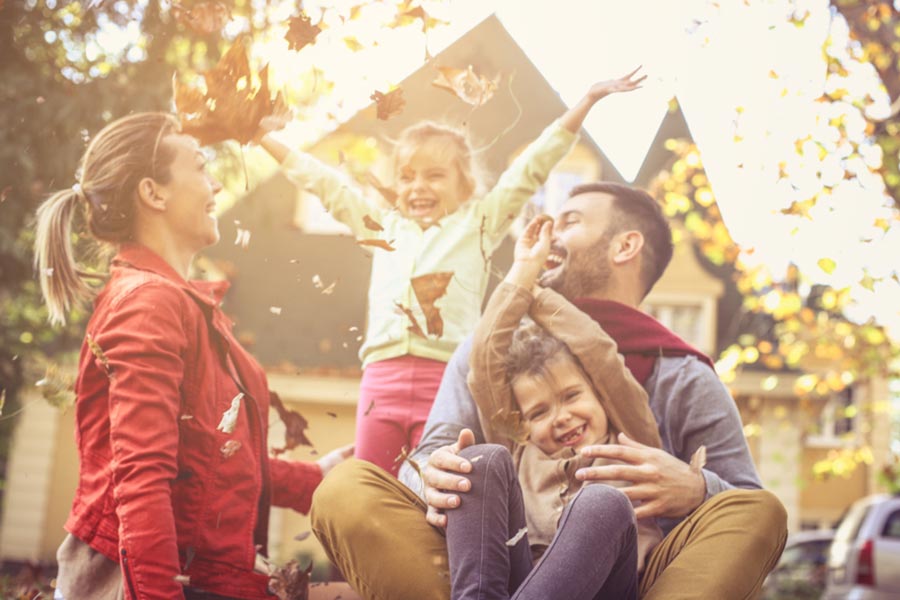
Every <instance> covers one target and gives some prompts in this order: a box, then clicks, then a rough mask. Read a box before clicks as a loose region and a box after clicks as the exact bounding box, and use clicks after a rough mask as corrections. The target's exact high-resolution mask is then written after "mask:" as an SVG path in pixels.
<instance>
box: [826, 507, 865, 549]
mask: <svg viewBox="0 0 900 600" xmlns="http://www.w3.org/2000/svg"><path fill="white" fill-rule="evenodd" d="M871 509H872V506H871V505H867V506H857V507H856V508H855V509H852V510H850V511H849V512H848V513H847V516H846V517H844V520H843V521H841V524H840V525H839V526H838V528H837V531H835V533H834V539H835V541H839V542H850V541H852V540H854V539H856V534H857V533H859V528H860V527H861V526H862V523H863V521H864V520H865V519H866V515H868V514H869V511H870V510H871Z"/></svg>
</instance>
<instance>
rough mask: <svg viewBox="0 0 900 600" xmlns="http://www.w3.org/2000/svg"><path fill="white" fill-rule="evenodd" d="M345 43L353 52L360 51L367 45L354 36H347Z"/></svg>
mask: <svg viewBox="0 0 900 600" xmlns="http://www.w3.org/2000/svg"><path fill="white" fill-rule="evenodd" d="M344 45H345V46H347V48H349V49H350V50H351V51H352V52H359V51H360V50H362V49H363V48H365V46H363V45H362V44H361V43H359V40H358V39H356V38H355V37H353V36H347V37H345V38H344Z"/></svg>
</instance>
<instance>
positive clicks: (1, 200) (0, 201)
mask: <svg viewBox="0 0 900 600" xmlns="http://www.w3.org/2000/svg"><path fill="white" fill-rule="evenodd" d="M11 191H12V186H11V185H8V186H6V187H5V188H3V191H2V192H0V204H3V203H4V202H6V199H7V198H9V193H10V192H11Z"/></svg>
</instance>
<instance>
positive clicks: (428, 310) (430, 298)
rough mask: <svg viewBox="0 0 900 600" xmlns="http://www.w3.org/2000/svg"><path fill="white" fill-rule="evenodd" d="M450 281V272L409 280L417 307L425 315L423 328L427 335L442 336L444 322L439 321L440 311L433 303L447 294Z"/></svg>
mask: <svg viewBox="0 0 900 600" xmlns="http://www.w3.org/2000/svg"><path fill="white" fill-rule="evenodd" d="M451 279H453V272H452V271H442V272H440V273H429V274H428V275H420V276H418V277H413V278H412V279H411V280H410V283H411V284H412V288H413V292H415V294H416V300H418V301H419V307H420V308H421V309H422V312H423V313H424V314H425V327H426V328H427V329H428V333H429V334H431V335H436V336H437V337H441V336H442V335H444V321H443V319H441V310H440V309H439V308H438V307H436V306H435V305H434V303H435V302H436V301H437V300H438V299H439V298H441V297H442V296H443V295H444V294H446V293H447V286H448V285H450V280H451Z"/></svg>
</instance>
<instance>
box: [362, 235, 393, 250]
mask: <svg viewBox="0 0 900 600" xmlns="http://www.w3.org/2000/svg"><path fill="white" fill-rule="evenodd" d="M393 241H394V240H391V241H390V242H388V241H385V240H381V239H377V238H373V239H369V240H356V243H357V244H359V245H360V246H375V247H376V248H381V249H383V250H387V251H388V252H393V251H394V250H396V248H394V247H393V246H391V242H393Z"/></svg>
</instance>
